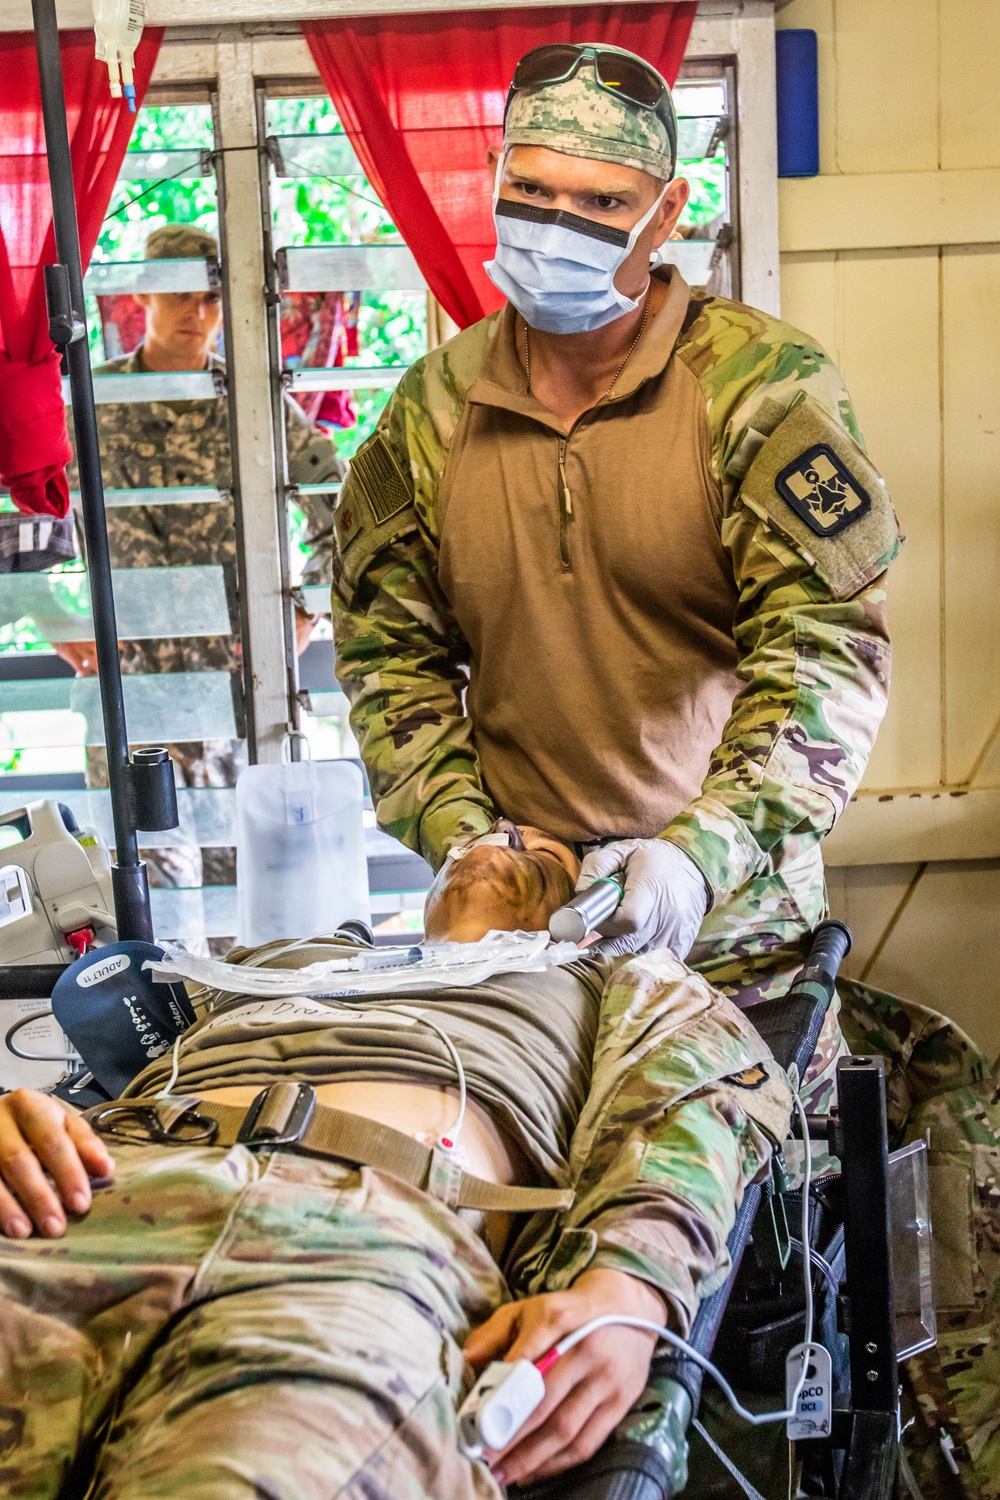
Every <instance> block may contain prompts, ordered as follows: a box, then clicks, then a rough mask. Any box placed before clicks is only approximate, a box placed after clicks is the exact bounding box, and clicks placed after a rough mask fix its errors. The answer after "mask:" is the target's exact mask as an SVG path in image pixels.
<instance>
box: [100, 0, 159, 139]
mask: <svg viewBox="0 0 1000 1500" xmlns="http://www.w3.org/2000/svg"><path fill="white" fill-rule="evenodd" d="M145 20H146V7H145V3H144V0H94V35H95V36H96V37H97V47H96V55H97V58H98V61H99V62H104V63H107V65H108V79H109V81H110V84H111V97H112V98H113V99H120V98H121V97H122V95H123V94H124V96H125V100H126V102H127V104H128V107H129V109H130V110H131V112H132V113H133V114H135V83H134V82H133V78H132V61H133V58H134V57H135V49H136V47H137V46H138V45H139V38H140V37H141V36H142V28H143V25H144V23H145Z"/></svg>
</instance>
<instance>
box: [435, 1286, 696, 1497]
mask: <svg viewBox="0 0 1000 1500" xmlns="http://www.w3.org/2000/svg"><path fill="white" fill-rule="evenodd" d="M608 1313H621V1314H623V1315H625V1316H629V1317H637V1318H645V1319H647V1320H648V1321H649V1322H651V1323H656V1324H658V1325H660V1326H662V1325H663V1324H664V1323H666V1320H667V1315H666V1307H665V1304H664V1301H663V1298H662V1297H661V1296H660V1294H659V1293H658V1292H657V1291H655V1290H654V1289H653V1287H651V1286H649V1285H647V1283H646V1282H644V1281H638V1280H637V1279H636V1278H635V1277H634V1276H627V1275H626V1274H625V1273H624V1272H623V1271H613V1270H610V1269H600V1270H594V1271H585V1272H584V1274H583V1275H582V1276H580V1277H578V1279H577V1280H576V1281H575V1282H574V1283H573V1285H572V1286H571V1287H570V1289H569V1291H567V1292H547V1293H545V1294H544V1295H543V1296H541V1297H528V1298H526V1299H525V1300H524V1301H523V1302H506V1303H504V1305H503V1306H502V1307H498V1308H497V1310H496V1312H495V1313H494V1314H493V1316H492V1317H491V1318H490V1319H488V1320H487V1322H485V1323H484V1324H483V1325H482V1327H481V1328H477V1329H476V1331H475V1333H473V1334H472V1335H471V1336H470V1337H469V1338H468V1339H467V1340H466V1343H465V1348H464V1350H463V1353H464V1354H465V1357H466V1359H467V1360H468V1361H469V1363H470V1364H472V1365H473V1366H474V1367H475V1368H476V1369H477V1370H480V1369H482V1368H483V1367H484V1366H485V1365H487V1364H489V1363H490V1361H491V1360H494V1359H503V1360H508V1361H513V1360H518V1359H530V1360H532V1361H535V1360H539V1359H541V1357H542V1355H543V1354H547V1353H548V1351H549V1350H550V1349H551V1348H552V1347H553V1346H554V1345H555V1344H558V1342H559V1340H560V1339H563V1338H565V1337H566V1335H567V1334H568V1333H572V1332H573V1331H574V1330H575V1329H577V1328H582V1327H583V1325H584V1323H589V1322H590V1320H591V1319H592V1318H600V1317H603V1316H605V1315H606V1314H608ZM655 1346H656V1335H655V1334H652V1333H646V1332H645V1331H644V1330H643V1329H641V1328H621V1327H617V1328H616V1327H609V1328H599V1329H597V1330H596V1331H595V1332H594V1333H591V1334H588V1336H587V1337H586V1338H585V1339H581V1341H580V1342H579V1343H578V1344H577V1345H576V1346H575V1348H573V1349H570V1350H569V1352H568V1353H567V1354H564V1355H563V1356H562V1358H561V1359H558V1360H557V1361H556V1363H555V1364H554V1365H553V1366H552V1368H551V1369H550V1370H548V1371H547V1372H546V1375H545V1399H544V1401H543V1402H542V1404H541V1406H539V1407H538V1408H537V1410H535V1411H534V1412H532V1414H531V1416H530V1417H529V1418H528V1420H527V1422H525V1424H524V1426H523V1427H522V1428H521V1430H520V1432H519V1433H518V1434H517V1436H516V1437H515V1438H514V1441H513V1442H512V1443H510V1444H509V1445H508V1446H507V1447H506V1448H504V1449H503V1450H502V1451H501V1452H499V1453H490V1454H488V1455H487V1461H488V1462H489V1465H490V1468H491V1469H492V1471H493V1477H494V1479H495V1480H496V1481H497V1483H498V1484H499V1485H508V1484H526V1483H529V1482H533V1481H535V1480H537V1479H546V1478H548V1477H549V1476H550V1475H552V1474H561V1473H562V1471H563V1470H564V1469H569V1468H571V1467H572V1466H573V1465H575V1464H582V1463H584V1462H585V1461H586V1460H587V1459H588V1458H590V1456H591V1454H593V1453H596V1452H597V1450H598V1448H599V1447H600V1446H601V1444H602V1443H603V1442H604V1439H605V1438H606V1437H607V1435H608V1433H609V1432H611V1431H612V1429H613V1428H615V1427H617V1425H618V1423H619V1422H620V1421H621V1419H622V1417H624V1416H625V1413H626V1412H627V1411H629V1410H630V1408H631V1407H632V1406H633V1405H634V1404H635V1402H636V1401H637V1400H638V1398H639V1397H640V1396H641V1395H642V1392H643V1391H644V1390H645V1387H646V1380H647V1378H648V1376H649V1362H650V1360H651V1359H652V1357H653V1349H654V1348H655Z"/></svg>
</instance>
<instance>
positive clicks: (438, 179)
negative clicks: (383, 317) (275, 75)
mask: <svg viewBox="0 0 1000 1500" xmlns="http://www.w3.org/2000/svg"><path fill="white" fill-rule="evenodd" d="M697 9H698V7H697V4H696V3H687V0H677V3H672V4H660V5H649V4H631V5H558V6H550V7H546V8H544V9H538V10H535V9H524V10H521V9H516V10H481V11H451V12H443V13H434V14H423V13H420V14H416V15H391V16H359V17H354V18H348V19H343V20H327V21H303V23H302V30H303V32H304V33H305V37H306V41H307V42H308V43H309V47H310V49H311V51H312V55H313V57H314V58H315V60H316V66H317V67H318V68H319V71H320V76H321V77H322V79H323V82H324V83H325V84H326V87H327V89H328V90H329V92H330V97H331V99H332V100H333V103H334V107H335V108H336V111H337V114H338V115H339V116H340V119H341V121H342V123H343V126H344V129H345V130H346V131H347V134H348V135H349V136H350V138H351V144H352V145H353V146H354V149H355V151H356V152H357V154H358V157H359V158H360V160H361V164H362V166H363V167H364V169H365V173H366V175H367V177H368V180H369V181H370V182H371V184H372V186H373V187H374V188H375V191H376V192H377V193H378V195H379V197H380V198H381V200H382V202H383V203H384V204H385V206H386V208H387V209H388V210H389V212H390V214H391V215H392V218H393V222H394V223H395V225H396V227H397V228H398V229H399V231H400V233H401V234H402V236H403V238H404V239H405V240H406V242H407V244H408V245H409V246H410V248H411V250H412V251H413V253H414V255H415V256H416V258H417V262H418V264H419V265H420V269H421V270H422V271H423V273H424V276H425V277H426V278H427V283H428V285H429V286H430V288H431V290H432V292H433V293H434V295H435V296H436V297H437V299H438V301H439V302H440V303H441V304H442V306H443V307H444V308H445V310H446V311H447V312H448V314H449V316H450V317H452V318H454V320H455V322H456V323H458V324H459V326H460V327H463V328H464V327H466V326H467V325H468V324H469V323H474V322H475V321H476V320H477V318H481V317H483V316H484V315H485V314H486V313H487V312H492V311H493V310H494V309H495V308H497V307H499V306H501V304H502V302H503V298H502V296H501V294H500V293H499V292H498V291H497V289H496V287H494V285H493V283H492V282H491V281H490V280H489V277H488V276H487V275H486V273H485V271H484V270H483V261H484V260H488V259H489V258H490V257H491V256H492V254H493V250H494V247H495V245H496V235H495V233H494V230H493V219H492V214H491V211H490V209H491V204H490V190H489V179H488V177H487V173H486V166H485V159H486V151H487V148H488V147H490V146H496V145H499V144H500V140H501V133H502V132H501V127H502V124H503V107H504V101H505V99H506V97H507V88H508V85H509V83H510V80H511V76H512V75H513V72H514V66H515V64H516V63H517V60H518V58H520V57H521V56H523V54H524V53H525V52H528V51H530V50H531V48H532V47H538V46H540V45H541V44H542V43H543V42H571V41H572V42H604V43H606V44H608V45H611V46H616V47H627V48H628V49H629V50H630V51H632V52H638V53H639V54H640V55H641V56H642V57H645V58H646V59H647V60H648V61H649V62H651V63H652V64H653V65H654V67H656V68H658V69H659V70H660V72H661V73H662V74H663V75H664V77H665V78H666V79H667V80H668V82H670V83H673V82H674V80H675V79H676V77H677V73H678V70H679V68H680V65H681V59H682V58H683V56H684V48H685V45H686V44H687V39H688V36H689V34H690V31H691V25H692V22H693V21H694V16H695V12H696V11H697Z"/></svg>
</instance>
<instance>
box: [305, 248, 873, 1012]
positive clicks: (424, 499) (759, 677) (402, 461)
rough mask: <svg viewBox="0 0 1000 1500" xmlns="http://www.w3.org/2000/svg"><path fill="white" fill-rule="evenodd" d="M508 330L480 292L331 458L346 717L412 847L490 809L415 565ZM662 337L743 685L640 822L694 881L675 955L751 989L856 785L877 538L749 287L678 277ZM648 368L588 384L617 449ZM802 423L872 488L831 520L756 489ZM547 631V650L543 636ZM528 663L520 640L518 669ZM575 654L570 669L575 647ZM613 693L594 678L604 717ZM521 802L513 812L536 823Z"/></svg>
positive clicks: (864, 724) (471, 734) (863, 469)
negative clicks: (604, 390) (627, 378)
mask: <svg viewBox="0 0 1000 1500" xmlns="http://www.w3.org/2000/svg"><path fill="white" fill-rule="evenodd" d="M673 275H674V276H675V275H676V272H674V273H673ZM673 284H674V283H673V276H672V277H671V285H673ZM511 328H512V322H511V319H510V316H509V310H507V311H505V312H501V313H498V314H495V315H494V316H493V317H490V318H487V319H485V320H484V321H483V322H481V323H478V324H476V325H475V326H473V327H472V328H469V329H467V330H466V331H465V332H464V333H461V334H459V336H458V337H457V338H455V339H453V340H452V341H451V342H450V343H449V344H446V345H444V346H442V347H441V348H439V349H436V350H435V351H433V353H431V354H429V355H428V356H427V357H426V358H425V359H422V360H420V361H419V362H418V363H417V364H416V365H415V366H414V367H413V368H412V369H411V370H410V371H409V372H408V374H407V375H406V376H405V377H404V378H403V381H402V382H401V384H400V386H399V388H398V390H397V392H396V394H395V396H394V398H393V400H392V402H391V403H390V405H389V407H388V408H387V411H386V413H385V415H384V417H383V420H382V423H381V425H380V428H379V430H378V432H377V434H376V435H375V436H374V437H373V438H372V439H370V440H369V444H368V445H367V446H366V447H364V448H362V449H361V450H360V452H359V454H358V455H356V457H355V458H354V460H353V461H352V465H351V474H350V477H349V479H348V481H347V484H346V485H345V487H344V490H343V492H342V495H341V499H340V503H339V508H338V517H339V530H338V540H339V557H338V565H337V566H338V574H337V589H336V590H335V592H334V629H335V637H336V642H337V666H338V674H339V677H340V680H341V683H342V685H343V687H344V689H345V691H346V692H347V693H348V694H349V696H350V697H351V700H352V714H351V722H352V727H353V729H354V732H355V734H356V735H357V737H358V740H359V743H360V745H361V750H362V754H363V756H364V759H365V763H366V766H367V769H368V775H369V780H370V782H371V786H372V792H373V795H374V797H375V800H376V804H377V808H378V818H379V823H380V825H381V826H382V827H383V828H384V829H386V830H387V831H388V832H389V833H391V834H393V835H394V836H395V837H397V838H399V839H401V840H402V841H403V842H404V843H406V844H408V845H409V846H410V847H411V848H413V849H417V850H419V851H420V852H421V853H422V854H423V855H424V856H425V858H427V859H428V860H429V861H430V862H431V863H432V865H434V866H437V865H439V864H440V862H441V860H442V858H443V857H444V854H445V852H446V851H447V849H448V848H449V846H450V845H451V844H452V843H454V842H455V841H456V840H457V839H460V838H463V837H466V836H468V835H475V834H480V833H483V832H485V831H486V830H487V829H488V828H489V826H490V824H491V823H492V821H493V820H494V818H495V817H496V816H497V815H498V814H501V815H509V809H506V808H503V807H500V808H498V807H496V806H495V805H494V803H493V800H492V797H491V794H490V791H489V788H488V786H487V785H486V783H485V779H484V776H483V774H482V768H481V765H480V761H479V756H478V754H477V746H476V725H475V723H474V722H471V721H470V719H469V717H468V715H467V712H466V709H465V695H466V692H467V690H468V683H469V676H468V674H469V670H470V666H471V667H472V668H473V669H474V667H475V663H474V662H472V661H471V660H470V651H469V647H468V644H467V641H466V640H465V639H464V638H463V635H462V631H461V629H460V627H459V625H458V622H457V621H456V619H455V616H454V613H453V611H452V608H451V605H450V603H449V599H448V597H447V596H446V595H445V593H444V590H443V589H442V587H441V583H440V579H439V576H438V558H439V555H440V549H441V545H442V532H441V529H440V526H439V520H438V500H439V496H440V493H441V490H442V487H443V485H444V484H446V483H447V482H448V465H449V457H450V451H449V450H450V444H451V442H452V439H453V438H454V437H455V434H456V432H460V431H461V430H462V428H461V424H462V421H463V418H464V416H465V413H466V408H467V397H468V392H469V390H470V387H471V386H472V385H473V383H474V382H475V381H476V379H477V377H478V374H479V371H480V369H481V368H482V366H483V363H484V360H485V359H487V358H488V357H490V355H491V346H492V345H493V342H494V341H495V340H497V339H500V338H509V337H511ZM673 359H675V360H679V361H683V363H684V364H685V365H686V367H687V369H688V371H690V372H691V374H692V375H693V376H694V377H695V378H696V380H697V382H698V385H699V388H700V390H701V393H702V397H703V402H704V408H703V410H704V420H705V423H706V424H707V427H708V432H709V438H710V465H711V476H712V480H713V482H714V484H715V486H716V487H717V490H718V494H719V497H720V507H721V520H720V536H721V542H722V546H723V548H724V549H725V552H726V554H727V555H728V558H729V559H730V567H731V578H732V582H733V585H734V587H735V589H736V591H737V592H738V595H739V605H738V608H737V611H736V616H735V624H734V627H733V634H734V638H735V645H736V650H737V653H738V658H739V661H738V667H737V671H738V675H739V677H740V678H742V680H743V684H744V686H743V687H742V689H741V691H740V692H739V694H738V696H737V698H736V700H735V702H734V703H733V705H732V714H731V717H730V718H729V721H728V723H727V724H726V725H725V729H724V733H723V738H722V739H721V742H720V743H719V744H718V745H717V748H716V749H715V751H714V753H713V754H712V755H711V758H710V762H709V764H708V766H707V767H706V768H705V769H706V771H707V774H706V775H705V777H704V781H703V785H702V790H701V795H700V796H697V797H696V798H695V799H694V800H693V801H692V802H690V803H689V804H688V805H687V806H686V807H684V808H682V810H681V811H679V812H678V813H677V815H676V816H675V817H674V818H673V819H672V821H671V822H670V824H669V826H668V827H666V828H665V829H664V830H663V836H665V837H667V838H669V839H671V840H672V841H673V842H675V843H677V844H678V845H679V846H680V847H681V848H682V849H683V850H684V851H685V852H686V853H687V854H688V855H689V856H690V857H691V859H693V860H694V862H695V863H696V864H697V865H698V866H699V868H700V869H701V871H702V873H703V875H704V876H705V879H706V882H707V884H708V886H709V888H710V890H711V891H712V893H713V896H714V903H713V907H712V910H711V911H710V912H709V914H708V916H707V917H706V920H705V922H704V925H703V927H702V929H701V934H700V937H699V939H698V941H697V943H696V945H695V948H694V949H693V951H692V954H691V955H690V961H691V963H692V964H693V966H694V967H696V968H698V969H699V970H701V971H702V972H703V973H704V974H705V975H706V976H707V977H708V978H709V979H710V980H711V982H712V983H713V984H715V985H718V986H720V987H721V988H722V989H723V990H725V991H726V992H727V993H730V994H734V993H737V992H742V998H743V1001H744V1003H752V1002H754V1001H756V1000H759V999H764V998H768V997H769V996H771V995H773V994H779V993H782V992H783V991H784V989H785V988H786V987H787V983H788V979H789V977H790V976H791V974H792V973H794V972H795V970H796V968H797V967H798V966H799V965H800V964H801V961H802V955H803V936H804V934H805V933H806V932H807V931H808V930H809V929H811V928H812V927H813V926H814V925H815V923H816V922H817V921H818V920H819V919H820V918H821V917H822V916H823V915H824V914H825V912H826V892H825V884H824V879H823V870H822V863H821V859H820V854H819V841H820V840H821V838H822V837H823V835H824V834H826V833H827V832H829V830H830V828H831V827H832V826H833V824H834V822H835V821H836V818H837V817H838V816H839V814H840V813H841V811H842V810H843V808H844V807H845V806H846V804H847V802H848V801H849V800H850V797H851V795H852V793H853V792H854V790H855V789H856V787H857V785H858V782H859V781H860V779H861V775H862V773H863V771H864V769H865V765H866V763H867V760H868V755H869V753H870V750H871V746H872V743H873V741H874V738H875V734H876V731H877V729H878V726H879V723H880V721H881V718H882V715H883V713H884V710H885V704H886V696H887V691H888V677H889V645H888V636H887V630H886V625H885V617H884V603H885V589H884V582H883V578H882V575H883V573H884V572H885V569H886V568H887V566H888V564H889V563H890V562H891V560H892V558H893V557H894V556H895V554H896V551H897V549H898V545H899V542H898V537H897V530H896V526H895V522H894V519H893V518H892V512H891V507H890V506H889V503H888V499H887V497H886V496H885V493H884V489H883V488H882V486H881V483H880V481H879V480H878V477H877V475H876V474H875V471H874V470H873V469H872V467H871V465H870V464H869V463H868V461H867V459H866V458H865V456H864V453H863V450H862V449H861V447H860V444H861V437H860V434H859V432H858V429H857V426H856V423H855V419H854V414H853V411H852V408H851V405H850V402H849V399H848V397H847V394H846V392H845V390H844V387H843V382H842V380H841V377H840V375H839V373H838V372H837V370H836V368H835V367H834V366H833V365H832V364H831V362H830V360H829V358H828V357H827V355H826V354H825V353H824V352H823V351H822V350H821V349H819V348H818V347H817V346H816V345H815V344H814V343H812V342H811V341H810V340H808V339H806V338H805V337H804V336H803V335H802V334H800V333H798V332H797V331H796V330H795V329H792V328H789V327H788V326H787V325H785V324H783V323H780V322H778V321H777V320H776V319H774V318H771V317H768V316H767V315H765V314H763V313H760V312H757V311H755V310H754V309H752V308H749V307H744V306H742V305H740V304H738V303H734V302H730V301H727V300H725V299H720V298H707V299H701V298H697V297H693V298H692V299H691V302H690V306H689V309H688V312H687V315H686V317H685V319H684V323H683V326H682V328H681V332H680V335H679V337H678V339H677V342H676V345H675V348H674V351H673ZM650 384H651V382H650V381H647V382H645V383H644V385H643V386H642V387H640V389H639V390H638V391H637V392H636V393H634V395H626V396H621V397H618V398H617V399H616V400H614V401H612V402H608V403H607V404H606V407H605V410H604V413H603V422H604V423H605V424H606V425H607V424H613V423H615V422H617V421H619V420H620V421H621V427H622V438H621V442H622V445H623V450H625V449H626V445H627V443H628V441H629V425H628V424H629V418H630V407H632V408H634V406H635V405H636V403H638V402H639V401H640V400H647V401H648V400H649V399H651V398H650V397H649V395H648V387H649V385H650ZM521 420H522V425H523V416H522V419H521ZM817 443H821V444H822V445H824V446H826V447H830V448H833V447H835V449H836V452H837V453H838V455H839V456H840V457H841V459H842V460H845V461H846V462H845V465H844V466H845V467H847V466H848V465H849V466H850V472H853V474H855V475H857V474H862V475H863V476H864V482H865V489H866V491H867V492H868V493H869V494H870V496H871V497H872V506H871V510H870V511H869V512H868V513H867V514H866V515H865V516H864V517H863V518H861V519H859V520H858V521H857V522H855V523H853V524H852V525H851V526H850V527H849V528H848V529H845V530H844V531H843V533H842V536H835V537H832V538H826V537H822V536H820V535H817V534H814V532H813V531H812V530H811V529H810V527H809V525H808V523H806V522H804V521H803V520H802V519H801V518H800V517H799V516H798V515H796V514H795V513H794V512H793V510H792V509H791V507H790V506H789V505H788V504H787V503H786V502H785V501H784V500H783V499H782V498H780V496H779V494H778V493H777V491H776V489H775V484H774V478H775V473H776V471H777V472H779V473H780V472H784V470H785V469H786V468H787V467H788V466H789V465H790V464H794V462H795V460H796V459H797V458H798V457H799V456H800V455H802V454H803V451H804V450H806V451H808V449H809V448H810V447H812V446H813V445H815V444H817ZM554 444H555V439H554V437H553V448H554ZM626 461H627V460H626ZM551 468H552V472H553V473H554V472H555V461H554V457H553V462H552V465H551ZM576 510H577V512H579V511H580V510H581V503H580V500H579V498H578V499H577V502H576ZM852 544H855V545H852ZM650 566H651V568H653V567H654V566H655V559H654V560H651V564H650ZM558 644H559V647H560V649H562V650H564V651H565V649H566V647H567V641H566V639H563V640H561V641H560V642H559V643H558ZM570 644H571V643H570ZM545 648H546V642H545V641H544V640H541V639H540V640H539V641H538V651H539V653H540V654H542V653H544V650H545ZM532 670H533V664H532V662H531V661H530V660H525V661H524V666H523V672H524V675H525V677H526V678H528V677H530V674H531V672H532ZM576 670H577V675H578V677H581V678H582V677H583V676H584V675H586V674H588V673H590V671H591V670H592V661H590V660H588V659H587V658H586V656H585V655H584V654H583V653H581V657H580V660H579V663H578V665H577V669H576ZM619 713H620V705H619V704H618V703H616V702H615V701H610V700H609V701H608V703H607V705H606V714H607V716H610V717H614V716H615V715H617V714H619ZM580 733H581V734H585V733H586V726H585V725H584V726H581V727H580ZM527 811H528V814H529V816H526V817H525V818H524V821H532V822H535V821H542V826H545V824H544V821H543V820H540V819H537V818H532V817H531V816H530V808H529V809H527ZM605 832H606V830H602V829H597V830H593V832H592V833H591V834H590V835H589V836H591V837H593V836H600V835H602V834H604V833H605ZM615 832H616V833H617V834H618V835H620V836H622V837H629V836H636V835H640V836H642V830H640V829H638V828H634V827H620V828H617V829H616V830H615ZM576 837H578V838H580V839H583V840H586V839H587V837H588V832H587V831H586V830H581V831H580V832H579V833H578V834H577V835H576Z"/></svg>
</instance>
